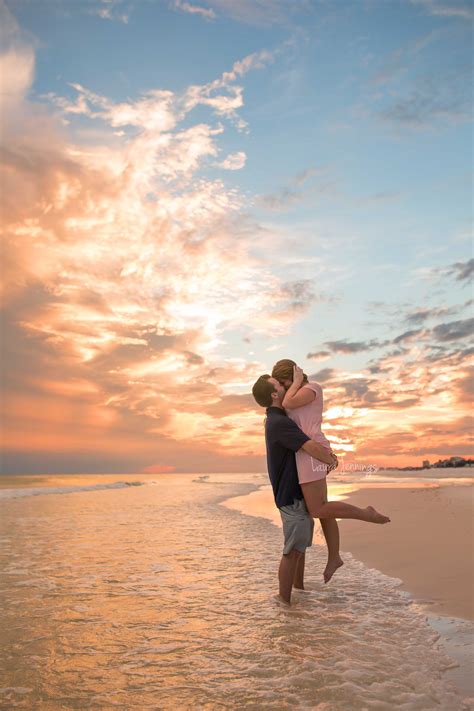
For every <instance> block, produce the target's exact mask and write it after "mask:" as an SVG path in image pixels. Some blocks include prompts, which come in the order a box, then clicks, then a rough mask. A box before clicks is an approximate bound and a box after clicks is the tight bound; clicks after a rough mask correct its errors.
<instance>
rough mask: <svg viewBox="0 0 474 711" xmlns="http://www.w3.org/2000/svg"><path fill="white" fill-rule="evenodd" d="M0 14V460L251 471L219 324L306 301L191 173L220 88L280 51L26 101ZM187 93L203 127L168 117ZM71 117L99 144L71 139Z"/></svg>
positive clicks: (243, 321) (251, 445) (239, 369)
mask: <svg viewBox="0 0 474 711" xmlns="http://www.w3.org/2000/svg"><path fill="white" fill-rule="evenodd" d="M6 18H7V20H10V28H11V35H12V36H11V38H10V39H11V41H10V45H8V47H7V52H6V53H4V54H3V55H2V56H1V58H0V59H1V61H2V62H3V66H6V67H8V66H10V67H11V65H12V61H13V60H12V56H13V55H12V54H11V52H12V51H13V49H12V47H13V48H14V49H15V52H16V54H15V62H16V64H17V66H18V68H19V71H18V72H17V73H16V75H15V73H14V75H13V78H10V77H9V79H8V81H9V82H10V83H9V86H8V91H7V92H6V93H5V94H4V96H3V97H2V102H3V103H2V117H3V119H4V121H3V125H4V131H3V132H2V145H1V156H2V161H3V167H4V175H6V179H5V181H4V184H3V186H2V187H3V193H4V195H3V197H4V208H5V209H4V222H5V241H4V268H3V274H2V275H3V277H4V280H3V281H4V285H3V311H2V320H3V327H2V335H4V336H5V339H6V341H7V343H6V347H5V354H4V358H5V360H4V364H5V371H6V373H7V374H8V378H7V385H6V387H5V391H4V407H5V408H6V411H7V412H8V413H9V416H8V423H7V424H6V426H5V428H4V437H5V442H6V455H5V456H6V458H5V466H7V467H8V468H11V470H15V471H18V470H20V469H21V467H22V466H23V465H25V466H29V467H33V469H34V470H35V471H38V467H40V466H43V467H44V470H46V471H48V470H51V467H50V466H49V465H50V464H53V465H54V466H58V467H61V466H64V462H65V459H67V456H68V453H69V456H70V462H71V464H70V466H74V465H75V466H79V465H80V467H81V470H82V471H88V470H90V468H92V470H93V471H97V469H96V467H97V466H101V467H104V470H110V467H109V465H107V464H106V461H107V456H108V455H110V458H109V460H108V461H109V462H111V463H112V464H110V466H111V467H112V470H115V471H117V459H119V460H120V461H121V462H122V465H123V467H124V469H125V470H129V471H130V470H133V469H134V468H135V467H137V468H143V467H149V466H156V465H159V466H165V467H176V470H177V471H179V470H182V469H188V470H189V468H194V469H198V468H199V467H200V466H208V467H211V468H212V467H213V466H215V461H216V456H217V455H219V457H221V458H222V462H223V464H219V466H225V467H229V468H232V467H235V468H237V469H238V468H239V467H240V468H241V467H242V466H255V465H256V463H260V462H261V461H263V459H262V454H261V451H260V450H261V437H260V435H261V430H260V427H259V425H260V424H261V413H260V412H259V411H258V410H257V409H256V408H255V405H254V404H252V405H251V406H250V402H249V398H248V397H247V396H244V397H243V396H242V393H243V392H245V389H246V388H248V387H249V384H250V383H251V382H253V380H255V379H256V377H257V375H258V374H259V372H261V363H257V362H255V363H249V362H247V361H243V360H239V359H235V358H231V357H228V356H223V355H222V354H221V353H220V346H221V344H222V343H223V341H224V334H225V333H227V332H236V333H237V332H239V331H240V329H241V328H242V327H245V331H246V333H248V334H249V336H250V335H252V333H253V332H255V333H262V332H267V331H268V328H269V326H270V327H271V328H272V330H273V332H274V333H275V335H276V336H278V334H281V335H283V334H286V333H287V332H288V329H289V328H290V327H291V325H292V324H293V323H294V322H295V320H297V319H298V318H299V317H300V315H301V314H302V313H304V311H305V309H306V308H308V305H309V304H310V303H311V301H312V299H313V298H314V297H313V294H312V292H311V289H310V285H309V283H308V282H306V281H304V280H299V281H286V282H282V280H281V279H280V278H278V277H277V276H276V275H275V274H274V273H273V271H272V269H271V265H269V264H268V262H267V261H266V259H265V256H264V255H262V257H259V256H257V255H256V254H255V252H254V250H253V246H254V239H255V233H256V230H258V229H259V226H258V225H255V224H253V223H252V224H250V223H249V222H248V220H246V218H245V216H244V215H242V205H243V199H242V197H241V195H240V193H239V190H238V189H236V188H232V187H231V188H229V187H227V186H226V185H225V184H224V183H223V182H222V180H220V179H215V180H211V179H208V178H205V177H202V175H201V174H200V172H199V171H200V170H201V168H203V167H205V166H206V165H207V164H208V161H209V160H215V157H216V156H217V155H218V152H219V145H218V141H219V139H220V137H221V135H222V133H223V132H224V130H225V129H224V126H223V124H222V123H221V122H220V119H222V118H227V119H230V121H231V123H233V124H234V125H236V126H237V128H238V129H241V128H242V123H241V121H240V117H239V116H238V113H237V111H238V108H239V107H240V106H241V105H243V89H242V87H239V86H236V85H235V82H236V81H238V80H239V79H240V78H241V77H243V76H244V75H245V74H246V73H247V72H249V71H251V70H253V69H263V68H264V67H265V66H266V65H267V63H268V62H270V61H273V59H274V57H275V56H277V54H278V51H279V50H276V51H275V52H268V51H266V50H262V51H260V52H255V53H253V54H251V55H248V56H246V57H244V58H243V59H241V60H238V61H237V62H235V63H234V64H233V65H232V67H231V69H230V70H229V71H225V72H223V74H222V75H221V76H220V77H219V78H217V79H216V80H214V81H211V82H210V83H208V84H205V85H202V86H200V85H193V86H190V87H187V88H186V89H185V90H184V91H183V92H181V93H179V94H176V93H174V92H171V91H169V90H166V89H160V88H157V89H154V90H150V91H148V92H146V93H144V94H142V95H141V96H139V97H138V98H136V99H129V100H127V101H126V102H116V101H113V100H111V99H110V98H109V97H107V96H104V95H102V94H98V93H96V92H93V91H91V90H90V89H89V88H88V87H86V86H84V85H82V84H78V83H73V84H71V85H70V86H71V89H72V92H73V94H72V96H60V95H58V94H48V95H47V96H44V97H42V103H38V102H35V101H32V100H31V98H30V96H29V89H30V87H31V82H32V78H33V76H34V61H33V57H34V53H33V54H32V48H31V45H28V44H27V43H25V42H24V41H23V39H22V37H21V36H20V35H19V29H18V26H17V25H16V24H15V22H14V21H13V19H12V18H11V16H10V15H9V14H8V13H7V15H6ZM199 104H202V105H204V106H207V107H208V108H209V112H210V119H209V122H204V121H201V122H200V123H195V124H193V123H192V122H189V120H188V121H187V124H186V126H185V127H182V125H181V124H182V121H183V120H184V119H187V118H188V116H189V113H190V111H191V110H192V109H193V108H194V107H195V106H197V105H199ZM215 117H217V125H215V121H214V118H215ZM83 119H87V121H92V122H95V121H100V122H101V135H102V136H103V138H102V140H101V141H98V140H97V138H95V139H94V141H92V142H91V143H88V142H87V140H86V136H85V135H84V134H83V135H82V136H81V141H80V142H75V140H74V138H75V136H76V133H75V131H76V128H75V127H76V125H79V128H81V127H82V125H83V123H82V122H83ZM64 121H66V122H69V123H64ZM118 129H119V130H118ZM233 160H234V161H235V154H234V159H233ZM255 284H258V289H257V290H256V289H255ZM236 305H238V308H237V307H236ZM233 408H234V409H233ZM252 431H253V432H254V433H255V434H254V436H251V435H249V434H248V433H249V432H252ZM244 433H247V434H244ZM25 441H26V442H28V445H27V447H28V448H29V449H28V451H29V452H30V453H31V456H30V455H29V454H28V452H26V451H24V452H23V453H21V450H22V448H24V447H25ZM178 443H179V444H178ZM84 452H87V453H88V456H89V462H90V463H89V465H87V462H86V460H87V456H85V454H84ZM237 460H240V461H241V462H244V464H242V465H237V464H236V461H237ZM213 462H214V463H213ZM68 467H69V465H68ZM67 471H70V469H69V468H68V469H67Z"/></svg>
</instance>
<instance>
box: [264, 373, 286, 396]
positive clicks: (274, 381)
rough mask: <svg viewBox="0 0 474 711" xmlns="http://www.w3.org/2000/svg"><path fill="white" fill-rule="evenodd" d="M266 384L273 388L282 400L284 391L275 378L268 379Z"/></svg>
mask: <svg viewBox="0 0 474 711" xmlns="http://www.w3.org/2000/svg"><path fill="white" fill-rule="evenodd" d="M268 382H269V383H271V384H272V385H274V386H275V390H276V393H277V395H278V397H279V399H280V400H283V398H284V397H285V393H286V390H285V388H284V387H283V385H281V384H280V383H279V382H278V380H277V379H276V378H268Z"/></svg>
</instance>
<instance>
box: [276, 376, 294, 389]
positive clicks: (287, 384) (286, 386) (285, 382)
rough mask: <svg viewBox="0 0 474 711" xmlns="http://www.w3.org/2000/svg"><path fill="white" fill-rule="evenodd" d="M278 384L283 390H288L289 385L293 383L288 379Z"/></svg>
mask: <svg viewBox="0 0 474 711" xmlns="http://www.w3.org/2000/svg"><path fill="white" fill-rule="evenodd" d="M279 383H280V384H281V385H283V387H284V388H285V390H288V388H289V387H290V386H291V384H292V383H293V381H292V380H290V379H289V378H287V379H286V380H280V381H279Z"/></svg>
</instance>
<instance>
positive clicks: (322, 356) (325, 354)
mask: <svg viewBox="0 0 474 711" xmlns="http://www.w3.org/2000/svg"><path fill="white" fill-rule="evenodd" d="M330 357H331V352H330V351H316V352H315V353H308V354H307V355H306V358H308V359H311V360H327V359H328V358H330Z"/></svg>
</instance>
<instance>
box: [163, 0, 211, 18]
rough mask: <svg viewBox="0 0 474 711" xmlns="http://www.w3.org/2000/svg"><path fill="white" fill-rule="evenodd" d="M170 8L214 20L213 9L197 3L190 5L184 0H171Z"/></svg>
mask: <svg viewBox="0 0 474 711" xmlns="http://www.w3.org/2000/svg"><path fill="white" fill-rule="evenodd" d="M170 8H171V9H173V10H181V11H182V12H187V13H189V14H191V15H199V16H200V17H202V18H203V19H204V20H215V19H216V17H217V15H216V13H215V12H214V10H211V9H210V8H206V7H201V6H199V5H192V4H191V3H189V2H184V0H173V2H172V3H171V4H170Z"/></svg>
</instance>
